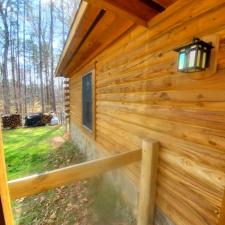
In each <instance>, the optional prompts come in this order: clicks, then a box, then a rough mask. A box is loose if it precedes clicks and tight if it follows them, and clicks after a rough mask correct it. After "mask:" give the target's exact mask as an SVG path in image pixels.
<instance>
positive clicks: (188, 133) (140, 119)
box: [97, 110, 225, 150]
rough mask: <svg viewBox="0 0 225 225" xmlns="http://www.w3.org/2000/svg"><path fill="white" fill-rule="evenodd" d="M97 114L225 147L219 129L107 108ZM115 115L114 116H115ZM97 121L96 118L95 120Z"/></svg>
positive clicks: (224, 141)
mask: <svg viewBox="0 0 225 225" xmlns="http://www.w3.org/2000/svg"><path fill="white" fill-rule="evenodd" d="M97 113H98V114H99V115H101V114H103V115H106V116H110V118H114V119H116V118H117V119H120V120H123V121H125V122H128V123H132V124H136V125H139V126H142V127H145V128H148V129H151V130H154V131H158V132H162V133H165V134H171V133H172V134H173V135H174V136H175V137H177V138H180V139H184V140H187V141H190V142H195V143H198V144H202V145H206V146H210V147H213V148H215V147H216V148H218V149H221V150H224V149H225V133H224V131H221V130H215V129H214V130H213V129H208V128H205V127H199V126H194V125H192V124H191V125H189V124H184V123H182V122H174V121H171V120H167V119H158V118H152V117H149V116H145V115H137V114H132V113H126V112H121V111H115V110H112V111H111V110H108V111H104V113H102V112H101V111H97ZM115 115H116V116H115ZM97 122H98V120H97Z"/></svg>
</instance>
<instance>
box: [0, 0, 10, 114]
mask: <svg viewBox="0 0 225 225" xmlns="http://www.w3.org/2000/svg"><path fill="white" fill-rule="evenodd" d="M0 15H1V18H2V22H3V26H4V50H3V62H2V84H3V85H2V86H3V105H4V113H6V114H9V113H10V88H9V81H8V51H9V29H8V23H7V9H6V10H4V9H3V6H2V3H0Z"/></svg>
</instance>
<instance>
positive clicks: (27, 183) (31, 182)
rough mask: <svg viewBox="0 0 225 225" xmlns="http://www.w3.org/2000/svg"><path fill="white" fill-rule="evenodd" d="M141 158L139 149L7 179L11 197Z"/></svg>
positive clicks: (100, 172) (99, 172)
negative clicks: (10, 179)
mask: <svg viewBox="0 0 225 225" xmlns="http://www.w3.org/2000/svg"><path fill="white" fill-rule="evenodd" d="M139 160H141V150H135V151H130V152H126V153H121V154H118V155H114V156H111V157H107V158H103V159H97V160H93V161H90V162H85V163H81V164H78V165H74V166H69V167H66V168H62V169H57V170H53V171H50V172H46V173H42V174H38V175H33V176H29V177H25V178H22V179H17V180H13V181H9V182H8V185H9V190H10V194H11V198H12V199H14V200H15V199H18V198H21V197H25V196H30V195H34V194H37V193H40V192H44V191H47V190H49V189H52V188H56V187H59V186H62V185H66V184H70V183H73V182H75V181H79V180H82V179H87V178H89V177H93V176H97V175H99V174H102V173H105V172H106V171H109V170H112V169H116V168H119V167H122V166H125V165H128V164H131V163H134V162H137V161H139Z"/></svg>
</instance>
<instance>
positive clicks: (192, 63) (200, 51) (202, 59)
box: [175, 38, 213, 73]
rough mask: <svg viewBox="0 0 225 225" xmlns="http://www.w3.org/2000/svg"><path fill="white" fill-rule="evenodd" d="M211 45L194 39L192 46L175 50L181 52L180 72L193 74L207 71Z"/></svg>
mask: <svg viewBox="0 0 225 225" xmlns="http://www.w3.org/2000/svg"><path fill="white" fill-rule="evenodd" d="M212 48H213V46H212V44H211V43H206V42H204V41H202V40H200V39H199V38H194V39H193V42H192V43H191V44H188V45H185V46H183V47H180V48H177V49H175V51H176V52H179V62H178V71H181V72H185V73H191V72H198V71H202V70H205V69H206V68H207V67H209V61H210V54H211V49H212Z"/></svg>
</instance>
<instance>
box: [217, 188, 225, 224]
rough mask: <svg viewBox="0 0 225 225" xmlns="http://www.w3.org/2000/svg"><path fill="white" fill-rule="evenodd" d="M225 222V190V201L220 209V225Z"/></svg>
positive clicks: (224, 199)
mask: <svg viewBox="0 0 225 225" xmlns="http://www.w3.org/2000/svg"><path fill="white" fill-rule="evenodd" d="M224 224H225V191H224V195H223V201H222V205H221V209H220V218H219V223H218V225H224Z"/></svg>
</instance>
